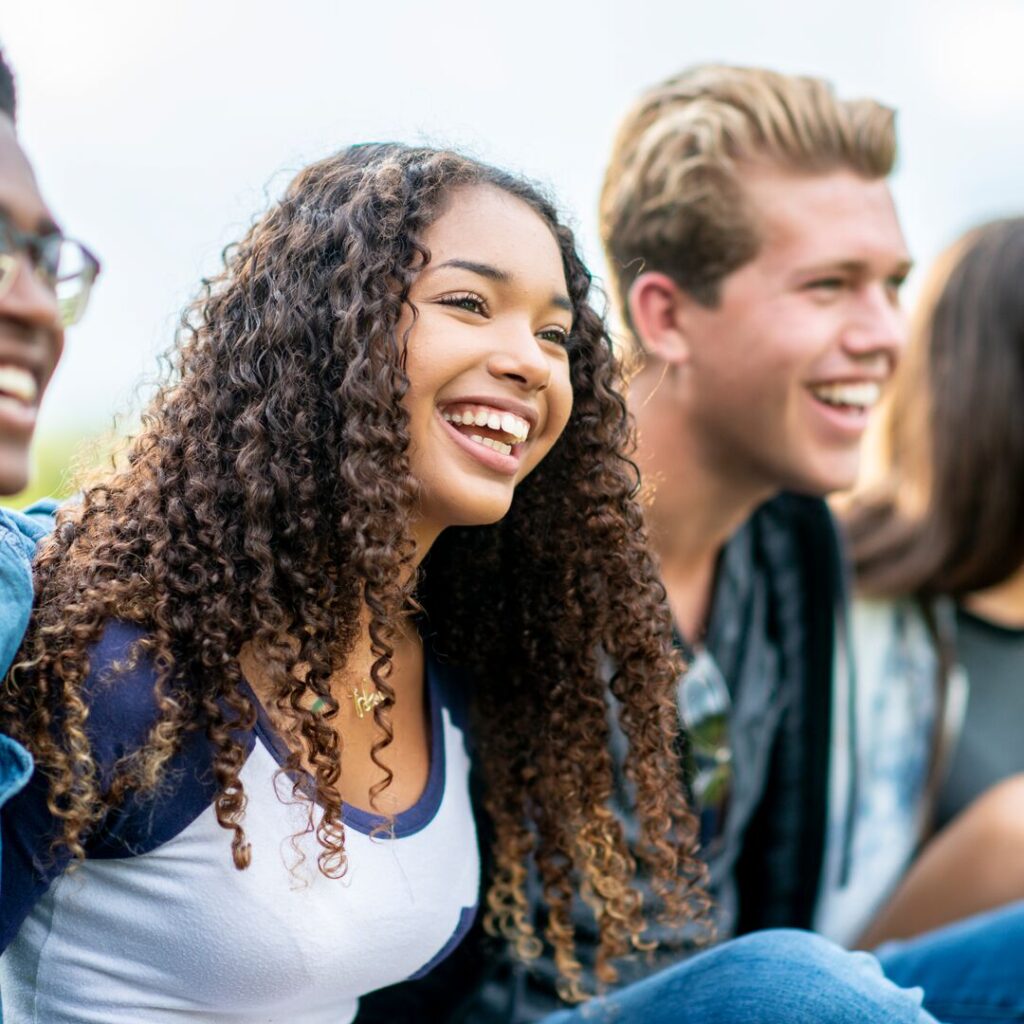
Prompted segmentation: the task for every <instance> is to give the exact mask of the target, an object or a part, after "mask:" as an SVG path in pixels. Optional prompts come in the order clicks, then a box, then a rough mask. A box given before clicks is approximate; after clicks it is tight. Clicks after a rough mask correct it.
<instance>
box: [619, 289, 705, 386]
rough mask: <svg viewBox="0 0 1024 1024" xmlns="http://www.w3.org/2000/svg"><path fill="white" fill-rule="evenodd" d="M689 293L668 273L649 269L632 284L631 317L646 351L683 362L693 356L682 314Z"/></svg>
mask: <svg viewBox="0 0 1024 1024" xmlns="http://www.w3.org/2000/svg"><path fill="white" fill-rule="evenodd" d="M687 299H688V296H687V295H686V294H685V293H684V292H683V290H682V289H681V288H680V287H679V285H677V284H676V283H675V281H673V280H672V278H670V277H669V276H668V275H667V274H660V273H658V272H656V271H653V270H652V271H649V272H647V273H645V274H641V275H640V276H639V277H638V278H637V279H636V280H635V281H634V282H633V284H632V286H631V287H630V289H629V295H628V296H627V302H628V303H629V318H630V321H631V322H632V324H633V330H634V331H635V332H636V335H637V339H638V340H639V342H640V346H641V348H642V349H643V351H644V352H645V353H647V354H648V355H651V356H654V357H655V358H657V359H660V360H662V361H663V362H665V363H670V364H674V365H677V366H681V365H682V364H683V363H686V362H687V361H688V360H689V358H690V346H689V343H688V341H687V338H686V332H685V330H684V321H685V318H684V316H683V315H682V314H683V311H684V308H685V306H686V302H687Z"/></svg>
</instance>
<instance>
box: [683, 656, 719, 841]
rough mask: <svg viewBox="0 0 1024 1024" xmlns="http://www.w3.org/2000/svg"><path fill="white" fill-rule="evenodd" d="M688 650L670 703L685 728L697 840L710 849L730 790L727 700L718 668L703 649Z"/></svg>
mask: <svg viewBox="0 0 1024 1024" xmlns="http://www.w3.org/2000/svg"><path fill="white" fill-rule="evenodd" d="M689 654H690V657H689V658H688V661H689V664H688V666H687V669H686V671H685V672H684V673H683V676H682V678H681V679H680V680H679V683H678V685H677V688H676V703H677V705H678V708H679V718H680V721H681V722H682V724H683V726H684V727H685V729H686V739H687V748H688V752H689V761H690V769H691V771H690V774H691V780H690V788H691V790H692V791H693V796H694V800H695V802H696V804H697V809H698V811H699V814H700V831H701V843H702V845H703V846H704V848H705V851H706V852H708V853H713V852H714V846H715V843H716V841H718V840H720V839H721V838H722V835H723V828H724V825H725V813H726V810H727V808H728V803H729V795H730V792H731V790H732V772H733V766H732V748H731V747H730V745H729V714H730V711H731V710H732V700H731V699H730V697H729V687H728V686H727V685H726V682H725V679H724V678H723V677H722V672H721V669H719V667H718V665H717V664H716V663H715V660H714V658H712V657H711V655H710V654H709V653H708V652H707V650H706V649H705V650H701V651H700V652H699V653H696V654H694V653H693V652H692V651H691V652H689Z"/></svg>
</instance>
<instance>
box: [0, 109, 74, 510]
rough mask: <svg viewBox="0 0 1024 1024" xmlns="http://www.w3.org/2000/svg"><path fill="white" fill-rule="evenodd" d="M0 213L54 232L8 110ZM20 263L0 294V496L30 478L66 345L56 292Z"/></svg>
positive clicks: (0, 155)
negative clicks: (44, 406)
mask: <svg viewBox="0 0 1024 1024" xmlns="http://www.w3.org/2000/svg"><path fill="white" fill-rule="evenodd" d="M0 211H2V212H3V214H4V215H5V216H6V218H7V219H8V221H9V222H10V224H11V225H12V226H13V227H14V228H15V229H17V230H18V231H23V232H34V233H37V234H47V233H49V232H51V231H54V230H56V224H55V223H54V220H53V217H52V215H51V214H50V211H49V209H48V208H47V206H46V203H45V202H43V198H42V196H41V195H40V194H39V188H38V185H37V184H36V179H35V175H34V174H33V173H32V168H31V166H30V164H29V162H28V159H27V158H26V156H25V153H24V151H23V150H22V148H21V146H19V145H18V140H17V137H16V136H15V133H14V124H13V122H12V121H11V119H10V118H9V117H7V116H6V115H5V114H0ZM18 261H19V265H18V269H17V272H16V276H15V278H14V280H13V283H12V285H11V287H10V288H8V289H7V291H6V292H5V293H4V294H3V295H0V494H14V493H16V492H17V491H20V490H21V489H22V488H23V487H24V486H25V485H26V483H27V482H28V475H29V457H28V454H29V444H30V442H31V440H32V434H33V431H34V430H35V424H36V416H37V413H38V410H39V402H40V400H41V398H42V396H43V392H44V390H45V389H46V385H47V384H48V383H49V382H50V378H51V377H52V376H53V371H54V369H55V368H56V366H57V361H58V360H59V359H60V354H61V351H62V350H63V348H64V330H63V327H62V326H61V322H60V316H59V311H58V307H57V297H56V295H55V294H54V292H53V290H52V289H51V288H50V287H49V286H48V285H46V284H44V283H43V282H42V281H41V280H40V279H39V278H38V277H37V276H36V274H35V273H33V271H32V267H31V265H30V262H29V259H28V257H27V256H26V255H24V254H20V255H19V257H18Z"/></svg>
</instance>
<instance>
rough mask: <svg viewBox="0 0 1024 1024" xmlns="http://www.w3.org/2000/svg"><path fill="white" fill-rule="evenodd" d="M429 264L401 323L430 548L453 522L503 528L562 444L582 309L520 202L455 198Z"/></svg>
mask: <svg viewBox="0 0 1024 1024" xmlns="http://www.w3.org/2000/svg"><path fill="white" fill-rule="evenodd" d="M423 241H424V243H425V244H426V246H427V248H428V249H429V250H430V254H431V258H430V263H429V264H428V265H427V266H426V267H425V268H424V270H423V272H422V273H421V274H420V275H419V277H418V278H417V279H416V280H415V282H414V283H413V286H412V288H411V290H410V295H409V298H410V301H411V302H412V303H413V304H414V305H415V307H416V309H417V310H418V316H417V317H416V318H415V321H414V319H413V315H412V311H411V310H410V309H409V308H408V307H407V308H406V310H405V311H404V312H403V315H402V319H401V321H400V322H399V334H400V335H401V334H402V332H404V331H405V330H406V329H408V328H409V327H410V326H411V327H412V330H411V332H410V334H409V342H408V352H407V362H406V371H407V373H408V376H409V384H410V387H409V391H408V393H407V394H406V396H405V399H404V403H403V404H404V405H405V407H406V409H407V410H408V412H409V416H410V433H411V439H412V444H411V449H410V460H411V465H412V472H413V474H414V475H415V476H416V478H417V480H418V481H419V483H420V487H421V505H420V519H419V521H418V522H417V524H416V537H417V541H418V543H419V545H420V549H421V552H422V551H424V550H425V549H426V547H428V546H429V545H430V544H431V543H432V542H433V540H434V539H435V538H436V536H437V534H438V533H440V532H441V530H443V529H444V528H445V527H446V526H456V525H461V526H471V525H484V524H487V523H494V522H496V521H497V520H499V519H501V517H502V516H504V515H505V513H506V512H508V509H509V507H510V505H511V504H512V495H513V493H514V491H515V487H516V484H517V483H519V481H520V480H522V479H523V477H525V476H526V474H527V473H529V472H530V471H531V470H532V469H533V468H534V467H535V466H536V465H537V464H538V463H539V462H540V461H541V459H543V458H544V456H545V455H546V454H547V453H548V452H549V451H550V450H551V447H552V445H553V444H554V443H555V441H557V440H558V437H559V435H560V434H561V433H562V431H563V430H564V429H565V425H566V423H567V422H568V420H569V413H570V412H571V410H572V387H571V384H570V381H569V356H568V352H567V349H566V342H567V340H568V335H569V332H570V330H571V329H572V323H573V315H572V306H571V303H570V301H569V293H568V288H567V287H566V283H565V274H564V272H563V270H562V258H561V254H560V252H559V248H558V243H557V242H556V241H555V238H554V236H553V235H552V233H551V230H550V228H549V227H548V226H547V224H546V223H545V222H544V221H543V220H542V219H541V218H540V217H539V216H538V215H537V214H536V213H535V212H534V211H533V210H532V209H531V208H530V207H529V206H527V205H526V203H524V202H523V201H522V200H520V199H516V198H515V197H514V196H511V195H509V194H508V193H506V192H503V191H501V190H500V189H497V188H494V187H492V186H485V185H479V186H472V187H467V188H462V189H458V190H456V191H455V192H453V193H452V195H451V198H450V200H449V203H448V208H447V210H446V211H445V212H444V214H442V215H441V216H440V217H439V218H438V219H437V220H436V221H435V222H434V224H433V225H432V226H431V227H430V228H429V229H428V230H427V231H426V233H425V235H424V238H423Z"/></svg>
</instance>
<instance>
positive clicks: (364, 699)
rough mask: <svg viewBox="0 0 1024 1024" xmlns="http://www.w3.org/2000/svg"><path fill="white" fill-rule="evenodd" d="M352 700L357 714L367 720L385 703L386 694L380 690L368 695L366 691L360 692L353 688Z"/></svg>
mask: <svg viewBox="0 0 1024 1024" xmlns="http://www.w3.org/2000/svg"><path fill="white" fill-rule="evenodd" d="M352 700H353V701H354V702H355V705H356V714H357V715H358V716H359V717H360V718H365V717H366V715H367V714H369V713H370V712H371V711H373V709H374V708H375V707H376V706H377V705H378V704H383V703H384V694H383V693H381V692H380V691H379V690H374V691H373V693H367V692H366V691H365V690H359V689H356V687H354V686H353V687H352Z"/></svg>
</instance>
